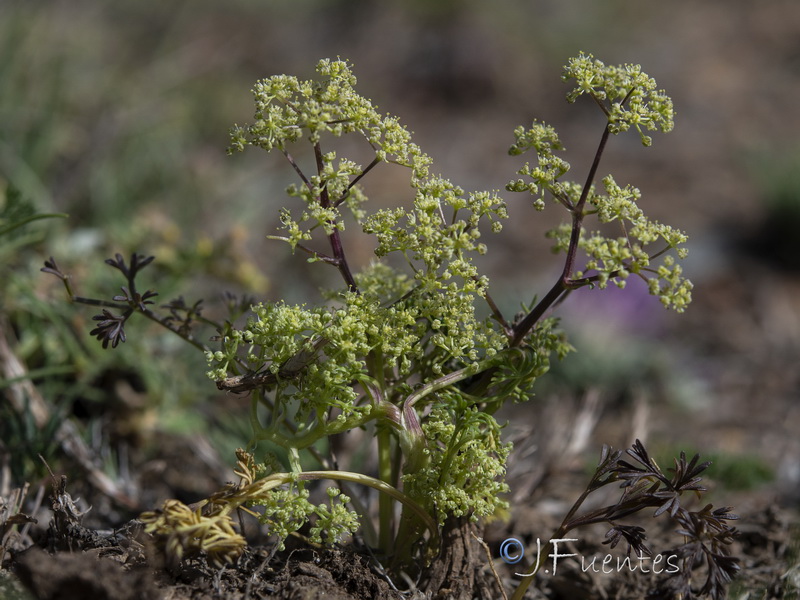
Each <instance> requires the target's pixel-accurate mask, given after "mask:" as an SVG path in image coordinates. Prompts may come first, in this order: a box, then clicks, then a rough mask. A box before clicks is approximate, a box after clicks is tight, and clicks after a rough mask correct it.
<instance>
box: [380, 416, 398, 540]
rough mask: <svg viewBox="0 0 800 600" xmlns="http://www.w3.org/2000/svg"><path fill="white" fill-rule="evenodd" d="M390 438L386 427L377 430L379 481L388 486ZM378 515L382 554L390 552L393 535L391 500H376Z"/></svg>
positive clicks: (390, 473)
mask: <svg viewBox="0 0 800 600" xmlns="http://www.w3.org/2000/svg"><path fill="white" fill-rule="evenodd" d="M391 443H392V438H391V434H390V432H389V429H388V428H387V427H379V428H378V474H379V477H380V479H381V481H383V482H385V483H387V484H389V482H391V481H392V447H391ZM378 515H379V520H380V533H379V537H378V544H379V546H380V548H381V551H382V552H383V553H384V554H389V552H390V550H391V544H392V537H393V533H394V519H393V516H394V511H393V510H392V500H391V498H390V497H389V496H387V495H381V496H380V497H379V498H378Z"/></svg>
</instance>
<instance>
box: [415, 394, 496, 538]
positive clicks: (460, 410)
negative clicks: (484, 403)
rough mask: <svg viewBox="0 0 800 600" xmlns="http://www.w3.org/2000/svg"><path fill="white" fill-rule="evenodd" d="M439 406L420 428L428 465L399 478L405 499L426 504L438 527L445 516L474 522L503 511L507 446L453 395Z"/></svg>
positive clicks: (486, 419)
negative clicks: (465, 517) (420, 500)
mask: <svg viewBox="0 0 800 600" xmlns="http://www.w3.org/2000/svg"><path fill="white" fill-rule="evenodd" d="M448 396H449V397H448ZM440 400H441V402H440V403H438V404H437V406H436V407H434V409H433V410H432V411H431V414H430V415H429V416H428V417H427V418H426V419H425V421H424V422H423V424H422V430H423V432H424V434H425V439H426V440H427V448H426V449H424V450H423V453H424V454H425V456H426V457H427V459H428V460H427V461H426V464H425V466H423V467H422V468H420V469H419V470H417V471H416V472H414V473H409V474H406V475H405V476H404V477H403V483H404V486H405V489H406V490H407V493H409V495H411V496H412V497H418V498H423V499H425V505H426V508H428V509H429V510H430V511H431V513H432V514H433V515H435V517H436V518H437V519H438V520H439V523H440V524H443V523H444V521H445V519H447V517H448V516H456V517H461V516H467V515H468V516H470V517H471V518H473V519H478V518H479V517H485V516H489V515H491V514H493V513H494V512H495V511H497V510H499V509H504V508H507V507H508V503H507V502H506V501H505V500H504V499H503V498H502V494H504V493H506V492H507V491H508V485H506V483H505V482H504V481H503V476H504V475H505V464H506V459H507V458H508V455H509V453H510V452H511V444H503V443H502V442H501V441H500V426H499V425H498V424H497V421H495V420H494V418H493V417H491V416H490V415H488V414H486V413H484V412H482V411H481V410H479V409H478V408H477V407H468V406H465V405H464V404H463V402H462V401H460V399H459V398H457V397H455V396H454V395H452V394H451V395H448V394H445V395H444V396H443V397H442V398H441V399H440Z"/></svg>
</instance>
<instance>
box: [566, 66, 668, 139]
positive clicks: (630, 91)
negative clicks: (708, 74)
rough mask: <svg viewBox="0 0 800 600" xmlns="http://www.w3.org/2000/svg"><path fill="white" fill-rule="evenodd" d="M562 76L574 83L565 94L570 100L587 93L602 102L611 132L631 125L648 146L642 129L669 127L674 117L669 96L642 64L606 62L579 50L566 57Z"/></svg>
mask: <svg viewBox="0 0 800 600" xmlns="http://www.w3.org/2000/svg"><path fill="white" fill-rule="evenodd" d="M562 79H563V80H564V81H570V80H574V81H575V83H576V86H575V88H574V89H573V90H572V91H570V92H569V93H568V94H567V100H568V101H569V102H575V100H577V99H578V97H579V96H581V95H583V94H589V95H590V96H592V97H593V98H594V100H595V101H597V102H598V103H600V104H601V106H602V107H603V110H604V111H605V112H606V115H607V116H608V124H609V129H610V131H611V133H615V134H617V133H622V132H623V131H628V129H630V128H631V127H633V128H635V129H636V131H638V132H639V136H640V137H641V139H642V144H644V145H645V146H650V145H651V144H652V143H653V140H652V138H651V137H650V136H648V135H646V134H645V133H644V131H643V129H647V130H650V131H656V130H660V131H663V132H664V133H666V132H668V131H672V128H673V126H674V117H675V112H674V110H673V106H672V99H670V97H669V96H667V95H666V93H665V92H664V90H660V89H658V88H657V87H656V81H655V79H653V78H652V77H650V76H649V75H647V74H646V73H643V72H642V67H641V65H630V64H625V65H620V66H611V65H605V64H603V63H602V62H601V61H599V60H597V59H595V58H594V57H593V56H592V55H591V54H583V53H581V54H580V55H578V56H577V57H575V58H571V59H570V60H569V63H568V64H567V66H566V67H565V69H564V73H563V75H562Z"/></svg>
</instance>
